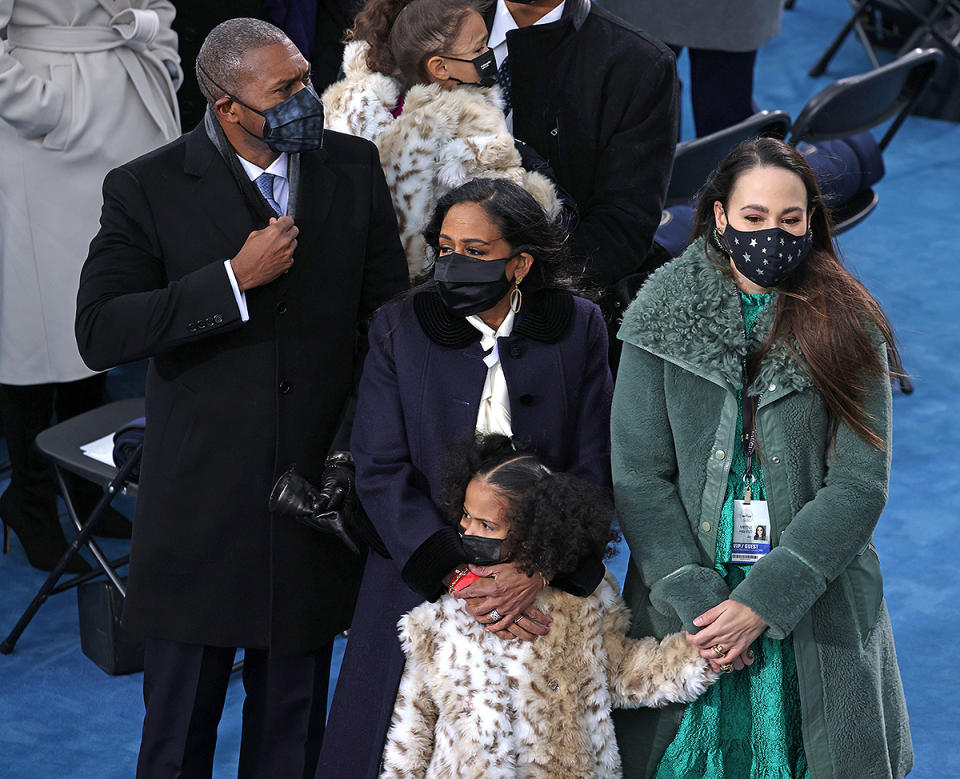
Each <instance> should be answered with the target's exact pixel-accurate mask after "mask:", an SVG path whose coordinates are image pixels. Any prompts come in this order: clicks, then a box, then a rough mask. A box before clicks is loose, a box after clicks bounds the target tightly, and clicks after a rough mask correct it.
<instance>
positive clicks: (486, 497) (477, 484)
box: [460, 476, 510, 539]
mask: <svg viewBox="0 0 960 779" xmlns="http://www.w3.org/2000/svg"><path fill="white" fill-rule="evenodd" d="M506 508H507V501H506V499H505V498H504V497H503V496H502V495H501V494H500V493H499V492H497V491H496V490H495V489H494V488H493V487H491V486H490V485H489V484H488V483H487V482H486V481H485V480H483V479H481V478H479V477H476V476H475V477H474V478H473V479H471V480H470V483H469V484H468V485H467V492H466V494H465V495H464V497H463V515H462V516H461V517H460V527H461V528H462V529H463V532H464V533H466V534H467V535H468V536H482V537H484V538H501V539H502V538H506V537H507V531H508V530H509V529H510V528H509V527H508V526H507V523H506V521H504V520H503V519H502V517H503V515H504V514H505V513H506V511H505V510H506Z"/></svg>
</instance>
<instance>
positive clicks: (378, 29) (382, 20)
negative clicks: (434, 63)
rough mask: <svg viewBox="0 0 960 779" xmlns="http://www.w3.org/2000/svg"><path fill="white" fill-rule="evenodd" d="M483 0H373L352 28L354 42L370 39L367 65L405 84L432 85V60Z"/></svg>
mask: <svg viewBox="0 0 960 779" xmlns="http://www.w3.org/2000/svg"><path fill="white" fill-rule="evenodd" d="M484 7H485V6H484V3H483V2H481V1H480V0H409V1H408V2H407V1H405V0H367V2H366V3H365V4H364V6H363V8H362V9H361V10H360V12H359V13H358V14H357V16H356V18H355V19H354V23H353V27H352V28H351V29H350V30H348V31H347V40H348V41H365V42H366V43H367V44H368V45H369V46H370V50H369V51H368V52H367V67H369V68H370V70H373V71H375V72H377V73H383V74H385V75H387V76H397V77H399V78H400V79H401V80H402V81H403V82H404V86H406V87H410V86H413V85H414V84H428V83H430V77H429V75H428V73H427V70H426V63H427V60H429V59H430V58H431V57H434V56H436V55H438V54H442V53H443V52H444V51H445V50H446V47H447V46H448V45H449V44H450V43H451V41H453V39H454V38H456V37H457V35H458V34H459V32H460V28H461V27H462V26H463V22H464V21H465V20H466V18H467V15H468V14H469V13H470V12H471V11H475V12H477V13H482V11H483V8H484Z"/></svg>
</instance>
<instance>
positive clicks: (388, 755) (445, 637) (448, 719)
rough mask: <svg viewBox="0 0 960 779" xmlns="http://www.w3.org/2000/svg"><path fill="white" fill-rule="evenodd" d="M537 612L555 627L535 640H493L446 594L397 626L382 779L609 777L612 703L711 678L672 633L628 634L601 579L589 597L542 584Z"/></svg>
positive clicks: (615, 771) (663, 694) (684, 694)
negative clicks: (397, 675)
mask: <svg viewBox="0 0 960 779" xmlns="http://www.w3.org/2000/svg"><path fill="white" fill-rule="evenodd" d="M535 605H536V607H537V608H539V609H541V610H542V611H543V612H544V613H546V614H549V615H550V616H551V618H552V619H553V624H552V627H551V630H550V632H549V633H548V634H547V635H546V636H543V637H541V638H539V639H537V641H535V642H533V643H526V642H521V641H512V642H505V641H502V640H501V639H499V638H497V637H496V636H494V635H493V634H492V633H489V632H486V631H484V630H483V627H482V626H481V625H479V624H478V623H477V622H476V620H474V618H473V617H471V616H470V615H469V614H468V613H467V612H466V610H465V609H464V608H463V601H461V600H456V599H454V598H451V597H449V596H446V595H445V596H444V597H442V598H441V599H440V600H438V601H437V602H435V603H424V604H421V605H420V606H418V607H417V608H415V609H413V610H411V611H410V612H409V613H407V614H406V615H404V616H403V617H402V618H401V620H400V623H399V626H400V638H401V642H402V644H403V649H404V653H405V654H406V656H407V665H406V668H405V670H404V677H403V681H402V682H401V684H400V691H399V693H398V695H397V701H396V705H395V708H394V715H393V722H392V724H391V727H390V732H389V734H388V736H387V745H386V748H385V750H384V762H383V773H382V776H386V777H400V776H404V777H413V776H416V777H451V778H452V777H458V778H460V777H463V778H466V777H478V778H479V777H484V779H497V778H498V777H504V778H506V777H511V779H512V778H513V777H564V779H574V778H575V777H584V778H585V779H586V777H591V779H592V778H593V777H616V776H619V775H620V755H619V752H618V750H617V742H616V737H615V735H614V730H613V721H612V718H611V716H610V713H611V710H612V709H613V708H614V707H618V708H621V707H637V706H663V705H666V704H667V703H668V702H672V701H689V700H693V699H694V698H696V697H697V696H698V695H699V694H700V693H701V692H703V690H704V689H706V687H707V686H708V685H709V684H711V683H712V681H713V680H714V679H716V676H715V675H714V674H712V673H711V672H710V671H709V670H708V668H707V666H706V664H705V662H704V661H703V660H702V659H701V658H700V657H699V656H698V655H697V652H696V649H695V648H694V647H693V646H692V645H691V644H689V643H688V642H687V641H686V640H685V639H684V637H683V635H682V634H680V633H675V634H673V635H671V636H668V637H667V638H665V639H664V640H663V642H662V643H659V642H657V641H656V639H653V638H644V639H639V640H636V639H628V638H626V636H625V633H626V630H627V628H628V626H629V622H630V613H629V611H628V609H627V607H626V605H625V604H624V602H623V600H622V598H621V597H620V595H619V593H618V590H617V586H616V581H615V580H614V579H613V577H612V576H611V575H610V574H609V573H607V575H606V578H605V579H604V580H603V582H601V584H600V586H599V587H598V588H597V589H596V591H594V593H593V594H592V595H590V596H589V597H587V598H577V597H574V596H573V595H570V594H568V593H565V592H562V591H560V590H556V589H553V588H547V589H545V590H543V591H542V592H541V593H540V595H539V596H538V598H537V601H536V603H535Z"/></svg>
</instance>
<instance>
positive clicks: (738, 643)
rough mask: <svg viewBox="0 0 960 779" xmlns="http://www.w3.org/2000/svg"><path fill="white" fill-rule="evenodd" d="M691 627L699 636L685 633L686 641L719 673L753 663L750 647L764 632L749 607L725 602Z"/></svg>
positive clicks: (736, 669)
mask: <svg viewBox="0 0 960 779" xmlns="http://www.w3.org/2000/svg"><path fill="white" fill-rule="evenodd" d="M693 624H694V625H696V626H697V627H699V628H701V630H700V632H699V633H696V634H694V633H687V641H689V642H690V643H692V644H694V645H695V646H696V647H697V648H698V649H699V650H700V656H701V657H703V658H704V659H706V660H707V661H709V663H710V667H711V668H712V669H713V670H714V671H716V672H718V673H720V672H722V671H740V670H742V669H743V668H744V666H748V665H752V664H753V659H754V655H753V650H752V649H750V645H751V644H752V643H753V642H754V641H756V640H757V638H759V637H760V634H761V633H763V631H764V630H766V629H767V623H766V622H764V621H763V620H762V619H760V617H758V616H757V614H756V613H755V612H754V611H753V610H752V609H751V608H750V607H749V606H744V605H743V604H742V603H738V602H737V601H735V600H725V601H723V602H722V603H718V604H717V605H716V606H714V607H713V608H712V609H708V610H707V611H705V612H703V614H701V615H700V616H699V617H697V618H696V619H695V620H694V621H693Z"/></svg>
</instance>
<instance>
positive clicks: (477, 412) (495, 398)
mask: <svg viewBox="0 0 960 779" xmlns="http://www.w3.org/2000/svg"><path fill="white" fill-rule="evenodd" d="M426 236H427V240H428V243H429V244H430V245H431V246H433V247H434V250H435V251H436V253H437V262H436V265H435V266H434V278H433V280H432V281H430V282H428V283H427V284H424V285H422V286H420V287H418V288H416V289H414V290H413V292H411V293H410V294H409V295H407V296H406V297H405V298H403V299H402V300H399V301H395V302H393V303H391V304H389V305H387V306H385V307H384V308H382V309H381V310H380V311H379V312H378V313H377V315H376V316H375V318H374V320H373V324H372V327H371V329H370V352H369V354H368V356H367V359H366V363H365V365H364V370H363V377H362V379H361V382H360V391H359V401H358V408H357V416H356V421H355V423H354V427H353V439H352V444H351V448H352V451H353V456H354V458H355V460H356V467H357V492H358V494H359V496H360V499H361V501H362V503H363V506H364V508H365V509H366V511H367V513H368V514H369V516H370V518H371V520H372V521H373V524H374V525H375V526H376V528H377V531H378V532H379V534H380V536H381V537H382V539H383V541H384V543H385V544H386V547H387V549H388V550H389V552H390V556H391V559H385V558H383V557H380V556H379V555H376V554H374V553H371V554H370V557H369V559H368V560H367V564H366V569H365V572H364V575H363V582H362V584H361V589H360V595H359V599H358V602H357V608H356V612H355V614H354V618H353V624H352V627H351V629H350V640H349V642H348V645H347V650H346V654H345V656H344V661H343V666H342V668H341V671H340V680H339V684H338V686H337V691H336V695H335V697H334V701H333V706H332V709H331V712H330V717H329V721H328V723H327V730H326V734H325V736H324V745H323V752H322V753H321V757H320V764H319V768H318V772H317V776H318V777H321V776H322V777H329V776H350V777H373V776H377V775H378V774H379V768H380V755H381V752H382V749H383V743H384V738H385V735H386V731H387V727H388V726H389V723H390V717H391V714H392V713H393V704H394V699H395V697H396V691H397V686H398V684H399V681H400V675H401V672H402V670H403V653H402V651H401V649H400V643H399V639H398V637H397V620H398V619H399V618H400V617H401V616H402V615H403V614H404V613H405V612H407V611H409V610H410V609H411V608H413V607H414V606H416V605H417V604H419V603H421V602H423V600H424V599H427V600H436V598H437V597H439V596H440V595H441V594H442V593H443V591H444V589H445V586H446V583H447V582H449V579H450V575H451V572H452V571H453V569H454V568H456V567H458V566H461V567H462V566H463V563H464V561H465V559H466V558H465V554H464V551H463V549H462V547H461V544H460V540H459V537H458V535H457V533H456V531H455V529H454V528H453V527H452V526H451V525H450V523H449V522H448V521H445V520H444V518H443V516H442V515H441V511H440V509H439V508H438V501H439V495H438V494H437V479H436V475H437V473H438V469H439V468H440V466H441V464H442V462H443V459H444V456H445V454H446V452H447V451H448V449H449V448H450V446H451V445H453V444H456V443H458V442H461V441H463V440H465V439H467V438H469V437H470V436H472V435H473V434H474V432H475V431H478V430H479V431H481V432H502V433H507V434H512V435H513V436H515V437H517V438H520V439H525V440H527V441H530V442H531V443H532V444H533V445H534V446H535V447H536V449H537V451H538V452H539V453H540V454H541V456H542V457H543V458H544V460H545V461H546V462H547V463H548V464H549V466H550V467H551V468H553V469H554V470H559V471H566V472H569V473H572V474H575V475H577V476H579V477H581V478H584V479H588V480H590V481H593V482H595V483H598V484H603V485H606V484H608V483H609V479H610V474H609V468H610V466H609V452H610V443H609V420H610V403H611V397H612V382H611V377H610V371H609V368H608V366H607V357H606V355H607V336H606V329H605V327H604V323H603V319H602V317H601V315H600V311H599V309H598V308H597V307H596V306H595V305H594V304H593V303H591V302H589V301H587V300H584V299H583V298H579V297H576V296H575V295H574V294H572V293H571V292H570V291H568V288H567V287H568V286H569V285H567V284H565V283H564V280H563V278H562V277H561V274H562V270H561V269H562V267H563V241H562V236H560V235H558V234H557V231H556V229H555V228H554V227H553V226H552V225H551V223H550V222H549V221H548V220H547V218H546V216H545V215H544V213H543V211H542V210H541V209H540V207H539V206H538V205H537V203H536V201H535V200H534V199H533V198H532V196H530V195H529V194H528V193H527V192H525V191H524V190H523V189H521V188H520V187H518V186H517V185H515V184H512V183H510V182H507V181H505V180H502V179H477V180H474V181H471V182H468V183H467V184H465V185H463V186H462V187H460V188H459V189H457V190H454V191H453V192H451V193H450V194H448V195H447V196H445V197H444V198H442V199H441V200H440V203H439V205H438V207H437V211H436V214H435V215H434V218H433V220H432V222H431V224H430V225H429V226H428V228H427V231H426ZM603 570H604V569H603V565H602V563H601V561H599V560H588V561H583V563H582V564H581V566H580V569H579V570H578V571H577V572H576V573H575V574H573V575H572V576H570V577H569V578H567V579H566V580H563V581H559V580H554V581H553V582H552V584H553V586H557V587H561V588H563V589H565V590H567V591H569V592H572V593H574V594H577V595H581V596H586V595H588V594H590V593H591V592H592V591H593V590H594V589H595V587H596V586H597V585H598V584H599V583H600V580H601V578H602V576H603ZM484 572H485V573H487V574H490V575H492V577H493V578H490V579H481V580H480V581H479V582H477V583H475V584H473V585H470V587H468V588H467V589H466V590H463V591H462V593H463V594H464V595H465V596H467V597H472V598H473V599H472V600H471V601H470V605H469V606H468V609H469V610H470V612H471V613H472V614H474V616H476V617H477V619H478V621H480V622H482V623H484V624H491V623H496V625H495V626H494V628H492V629H493V630H494V631H495V632H497V633H498V635H500V636H501V637H502V638H504V639H505V640H511V639H515V638H520V639H523V640H535V638H536V634H537V633H540V632H545V631H546V628H541V627H540V626H539V625H537V624H536V623H535V622H534V621H533V620H536V619H537V618H538V617H539V618H540V619H543V616H542V615H540V614H539V612H536V611H535V610H533V609H532V608H531V607H530V604H531V603H532V601H533V598H534V597H535V595H536V594H537V592H539V590H540V589H541V587H543V586H544V582H543V580H542V577H528V576H526V575H525V574H522V573H520V572H518V571H517V570H516V569H514V567H513V565H512V564H510V563H504V564H501V565H498V566H493V567H490V568H489V569H486V570H485V571H484ZM493 611H497V612H498V616H502V618H501V619H500V620H499V621H497V620H496V619H494V618H493V617H491V616H490V615H491V613H492V612H493ZM518 615H519V618H520V622H519V623H514V619H515V618H516V617H517V616H518ZM524 616H527V617H530V618H531V619H524V618H523V617H524ZM544 621H545V622H548V620H544ZM525 628H526V629H525Z"/></svg>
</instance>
